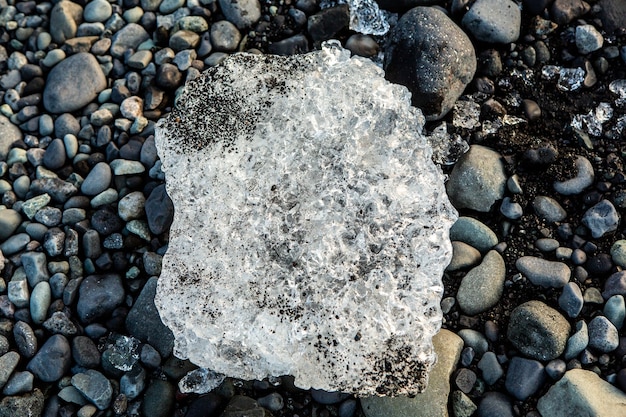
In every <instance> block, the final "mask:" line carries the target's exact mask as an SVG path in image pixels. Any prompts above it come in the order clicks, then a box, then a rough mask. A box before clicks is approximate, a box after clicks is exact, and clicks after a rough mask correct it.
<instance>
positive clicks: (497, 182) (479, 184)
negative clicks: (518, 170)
mask: <svg viewBox="0 0 626 417" xmlns="http://www.w3.org/2000/svg"><path fill="white" fill-rule="evenodd" d="M506 181H507V177H506V173H505V172H504V163H503V162H502V156H501V155H500V154H499V153H498V152H496V151H494V150H492V149H489V148H486V147H484V146H481V145H472V146H470V149H469V151H468V152H466V153H465V154H464V155H463V156H461V158H459V160H458V162H457V163H456V165H455V166H454V168H453V169H452V173H451V174H450V179H449V181H448V184H447V186H446V189H447V191H448V196H449V197H450V201H451V202H452V204H453V205H454V206H455V207H456V208H459V209H460V208H469V209H472V210H476V211H481V212H488V211H489V210H491V207H492V206H493V204H494V203H495V202H496V201H497V200H500V199H501V198H502V197H503V195H504V190H505V188H506Z"/></svg>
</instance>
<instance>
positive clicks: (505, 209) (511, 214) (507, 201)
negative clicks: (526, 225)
mask: <svg viewBox="0 0 626 417" xmlns="http://www.w3.org/2000/svg"><path fill="white" fill-rule="evenodd" d="M500 213H502V215H503V216H504V217H506V218H507V219H511V220H517V219H519V218H520V217H522V215H523V214H524V210H523V209H522V206H521V205H520V204H519V203H516V202H514V201H513V200H511V198H510V197H504V199H503V200H502V204H501V205H500Z"/></svg>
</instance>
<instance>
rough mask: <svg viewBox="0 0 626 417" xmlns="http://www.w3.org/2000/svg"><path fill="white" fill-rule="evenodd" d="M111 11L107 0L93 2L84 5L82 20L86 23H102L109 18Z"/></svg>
mask: <svg viewBox="0 0 626 417" xmlns="http://www.w3.org/2000/svg"><path fill="white" fill-rule="evenodd" d="M112 11H113V8H112V7H111V3H109V2H108V1H107V0H93V1H91V2H89V3H87V4H86V5H85V10H84V12H83V18H84V19H85V21H87V22H104V21H106V20H107V19H108V18H109V17H111V14H112Z"/></svg>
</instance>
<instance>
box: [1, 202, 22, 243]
mask: <svg viewBox="0 0 626 417" xmlns="http://www.w3.org/2000/svg"><path fill="white" fill-rule="evenodd" d="M21 223H22V216H20V213H18V212H17V211H15V210H13V209H4V210H0V240H5V239H7V238H8V237H9V236H11V235H12V234H13V232H15V231H16V230H17V228H18V227H19V225H20V224H21Z"/></svg>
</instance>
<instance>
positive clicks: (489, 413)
mask: <svg viewBox="0 0 626 417" xmlns="http://www.w3.org/2000/svg"><path fill="white" fill-rule="evenodd" d="M478 416H479V417H513V416H514V414H513V404H512V403H511V400H510V399H509V397H508V396H507V395H506V394H503V393H501V392H487V393H485V395H484V396H483V398H482V400H481V402H480V404H479V405H478Z"/></svg>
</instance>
